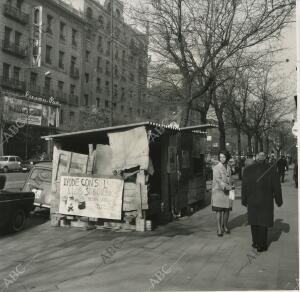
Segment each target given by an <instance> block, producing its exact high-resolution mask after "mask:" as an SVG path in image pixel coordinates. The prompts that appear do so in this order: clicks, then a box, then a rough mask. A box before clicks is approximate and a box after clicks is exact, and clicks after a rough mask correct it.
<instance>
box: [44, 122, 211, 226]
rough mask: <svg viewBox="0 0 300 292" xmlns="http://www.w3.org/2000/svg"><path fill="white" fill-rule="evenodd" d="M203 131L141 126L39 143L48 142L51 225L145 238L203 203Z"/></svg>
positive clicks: (81, 133)
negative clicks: (130, 232) (86, 225)
mask: <svg viewBox="0 0 300 292" xmlns="http://www.w3.org/2000/svg"><path fill="white" fill-rule="evenodd" d="M208 127H213V126H212V125H209V124H207V125H199V126H191V127H186V128H176V127H172V126H167V125H162V124H157V123H153V122H143V123H136V124H129V125H121V126H114V127H109V128H101V129H93V130H85V131H79V132H72V133H64V134H57V135H51V136H46V137H43V138H44V139H46V140H52V141H53V171H52V187H51V218H52V224H53V225H61V226H66V225H69V224H71V225H73V226H78V225H80V222H82V221H89V222H94V223H93V224H95V225H99V224H100V225H101V224H102V225H104V226H106V227H109V226H118V227H124V226H125V228H132V229H136V230H140V231H144V230H146V229H149V228H150V226H151V222H152V221H151V220H156V221H160V220H163V219H167V220H170V219H172V218H173V216H174V215H175V214H180V213H181V212H182V211H183V210H187V209H189V207H190V206H191V205H193V204H197V203H199V202H201V201H202V200H203V199H204V197H205V193H206V182H205V159H204V155H205V147H206V134H205V130H206V129H207V128H208ZM147 227H148V228H147Z"/></svg>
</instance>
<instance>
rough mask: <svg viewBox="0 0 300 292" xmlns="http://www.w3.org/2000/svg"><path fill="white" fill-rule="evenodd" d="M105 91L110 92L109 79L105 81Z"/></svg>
mask: <svg viewBox="0 0 300 292" xmlns="http://www.w3.org/2000/svg"><path fill="white" fill-rule="evenodd" d="M105 92H106V93H108V94H109V81H105Z"/></svg>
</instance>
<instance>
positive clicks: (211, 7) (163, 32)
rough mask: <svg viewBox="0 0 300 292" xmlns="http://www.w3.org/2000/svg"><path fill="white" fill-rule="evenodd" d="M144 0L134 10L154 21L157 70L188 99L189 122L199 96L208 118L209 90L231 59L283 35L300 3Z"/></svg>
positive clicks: (151, 33) (150, 24) (140, 17)
mask: <svg viewBox="0 0 300 292" xmlns="http://www.w3.org/2000/svg"><path fill="white" fill-rule="evenodd" d="M140 4H141V5H140V7H138V8H136V7H135V8H134V9H133V10H134V11H135V18H136V19H137V20H139V21H140V23H144V25H145V27H146V26H147V25H148V27H149V43H150V47H149V49H150V51H152V52H153V53H154V54H156V57H155V58H154V59H155V60H156V62H155V69H156V71H158V72H156V73H155V76H163V79H164V81H166V82H168V81H169V82H170V83H171V84H172V85H173V86H174V87H176V90H177V92H178V93H179V95H180V96H181V97H182V99H184V100H185V102H186V109H185V111H184V113H185V115H184V117H183V120H182V123H183V124H187V123H188V122H189V114H190V110H191V108H192V107H193V106H194V101H195V100H197V103H198V104H200V105H201V109H200V111H201V114H202V117H203V118H202V120H203V121H204V120H205V117H206V113H207V110H208V108H209V105H210V103H211V99H212V95H211V94H209V93H210V92H209V91H211V92H212V91H213V90H212V87H213V88H214V87H216V86H217V82H216V80H217V79H218V78H217V77H218V76H219V74H222V70H224V68H225V67H226V66H228V64H229V63H230V60H231V59H232V58H236V57H237V55H239V53H240V52H242V51H245V50H249V51H250V50H253V47H255V46H256V45H259V44H261V43H263V42H265V41H268V40H270V39H272V38H278V37H279V35H280V31H281V29H282V28H283V27H285V25H286V24H287V23H289V22H291V19H292V15H293V13H292V12H293V10H294V8H295V1H294V0H278V1H271V0H240V1H239V0H224V1H216V0H197V1H196V0H145V1H140ZM168 70H170V71H169V72H168ZM159 73H161V74H159ZM168 76H171V77H168ZM175 76H176V77H175Z"/></svg>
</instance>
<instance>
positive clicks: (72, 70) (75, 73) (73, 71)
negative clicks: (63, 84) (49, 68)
mask: <svg viewBox="0 0 300 292" xmlns="http://www.w3.org/2000/svg"><path fill="white" fill-rule="evenodd" d="M70 76H71V77H72V78H74V79H79V69H78V68H77V67H74V66H71V68H70Z"/></svg>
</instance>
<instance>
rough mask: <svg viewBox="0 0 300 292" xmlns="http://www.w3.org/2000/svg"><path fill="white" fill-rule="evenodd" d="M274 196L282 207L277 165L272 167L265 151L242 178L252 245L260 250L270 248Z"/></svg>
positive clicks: (244, 202)
mask: <svg viewBox="0 0 300 292" xmlns="http://www.w3.org/2000/svg"><path fill="white" fill-rule="evenodd" d="M274 198H275V202H276V204H277V206H278V207H280V206H281V205H282V194H281V185H280V180H279V177H278V173H277V171H276V167H274V166H273V167H272V166H271V167H270V165H269V164H268V163H267V162H266V161H265V154H264V152H260V153H259V156H258V162H257V163H255V164H253V165H250V166H249V167H247V168H246V169H245V171H244V175H243V180H242V205H244V206H245V207H247V210H248V224H249V225H251V233H252V247H254V248H256V249H257V251H259V252H262V251H265V250H267V248H268V245H267V237H268V228H269V227H272V226H273V224H274V201H273V200H274Z"/></svg>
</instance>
